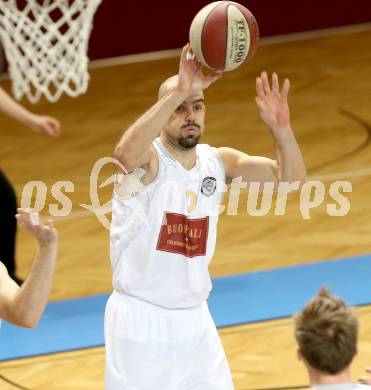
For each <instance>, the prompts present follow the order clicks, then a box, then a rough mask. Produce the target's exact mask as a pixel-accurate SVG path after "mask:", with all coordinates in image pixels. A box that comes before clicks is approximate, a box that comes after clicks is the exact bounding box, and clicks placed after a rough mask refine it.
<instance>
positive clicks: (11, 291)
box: [0, 209, 58, 328]
mask: <svg viewBox="0 0 371 390" xmlns="http://www.w3.org/2000/svg"><path fill="white" fill-rule="evenodd" d="M17 211H18V214H17V215H16V219H17V220H18V223H19V225H20V226H21V227H22V228H23V229H25V230H26V231H27V232H28V233H30V234H31V235H32V236H33V237H35V238H36V240H37V242H38V250H37V253H36V256H35V259H34V261H33V263H32V267H31V270H30V273H29V275H28V277H27V279H26V280H25V282H24V283H23V285H22V287H19V286H18V285H17V284H16V283H15V282H14V281H13V280H12V279H11V278H10V277H9V275H8V272H7V270H6V268H5V266H4V265H3V264H2V263H1V262H0V319H3V320H6V321H9V322H12V323H13V324H15V325H19V326H24V327H28V328H30V327H34V326H36V325H37V323H38V322H39V319H40V317H41V315H42V313H43V311H44V309H45V306H46V304H47V302H48V297H49V293H50V289H51V285H52V280H53V274H54V268H55V263H56V258H57V246H58V237H57V231H56V229H55V228H54V227H53V223H52V221H49V222H48V224H47V225H43V224H42V223H40V222H39V221H38V215H37V214H32V215H31V214H30V213H28V212H27V211H26V210H24V209H18V210H17ZM0 260H1V259H0Z"/></svg>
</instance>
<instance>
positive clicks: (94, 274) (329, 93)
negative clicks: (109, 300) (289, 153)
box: [0, 29, 371, 390]
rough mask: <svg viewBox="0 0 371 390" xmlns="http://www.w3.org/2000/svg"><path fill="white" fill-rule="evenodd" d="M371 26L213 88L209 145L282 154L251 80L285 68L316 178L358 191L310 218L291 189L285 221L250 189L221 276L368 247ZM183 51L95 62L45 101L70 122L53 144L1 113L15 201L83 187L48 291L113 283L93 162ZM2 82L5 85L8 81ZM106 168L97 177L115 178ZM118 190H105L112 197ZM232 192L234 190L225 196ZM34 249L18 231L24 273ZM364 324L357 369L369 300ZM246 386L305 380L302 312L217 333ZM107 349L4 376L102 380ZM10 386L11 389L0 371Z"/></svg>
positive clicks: (216, 266) (279, 57)
mask: <svg viewBox="0 0 371 390" xmlns="http://www.w3.org/2000/svg"><path fill="white" fill-rule="evenodd" d="M370 43H371V29H370V30H365V31H361V32H353V33H350V32H348V33H336V34H333V35H330V36H323V37H317V38H313V39H309V40H305V41H294V42H286V43H285V42H283V43H274V44H265V45H262V46H261V47H260V48H259V50H258V52H257V54H256V56H255V58H254V59H253V60H252V62H251V63H250V64H249V65H246V66H244V67H242V68H241V69H240V70H238V71H235V72H232V73H227V74H225V75H224V76H223V78H222V79H221V80H220V81H218V83H217V84H215V86H212V87H211V88H210V90H208V91H207V92H206V102H207V110H208V113H207V120H206V133H205V137H204V140H203V142H207V143H210V144H212V145H214V146H230V147H235V148H238V149H241V150H243V151H246V152H247V153H249V154H256V155H266V156H273V154H272V153H273V146H272V141H271V139H270V135H269V132H268V130H267V129H266V128H265V126H264V124H263V123H262V122H261V120H260V119H259V116H258V112H257V109H256V107H255V102H254V90H255V77H256V76H257V74H258V73H259V72H260V71H261V70H267V71H269V72H271V71H277V72H278V74H279V75H280V76H281V77H289V78H290V80H291V86H292V89H291V92H290V96H289V99H290V104H291V113H292V123H293V127H294V129H295V133H296V135H297V138H298V141H299V143H300V145H301V148H302V150H303V153H304V157H305V161H306V163H307V167H308V171H309V175H310V177H317V178H322V179H323V180H324V183H325V185H326V190H327V191H328V188H329V186H330V184H331V182H332V181H333V180H348V181H350V182H351V183H352V185H353V192H352V193H351V194H347V197H348V198H349V199H350V202H351V209H350V213H349V214H348V215H347V216H345V217H341V218H340V217H330V216H328V215H327V213H326V204H327V203H333V201H332V200H331V198H330V197H329V196H326V200H325V203H324V204H323V205H322V206H320V207H318V208H316V209H313V210H312V211H311V217H312V218H311V219H307V220H304V219H303V217H302V215H301V212H300V207H299V202H298V194H294V195H291V196H290V197H289V201H288V206H287V213H286V215H285V216H275V215H274V212H273V211H272V212H270V213H269V214H268V215H267V216H264V217H253V216H251V215H249V214H248V213H247V212H246V198H245V197H241V200H240V203H239V212H238V215H237V216H227V215H225V214H222V216H221V219H220V224H219V230H218V238H219V240H218V244H217V250H216V254H215V257H214V259H213V262H212V264H211V268H210V270H211V273H212V275H213V276H220V275H228V274H233V273H239V272H246V271H255V270H264V269H271V268H277V267H283V266H287V265H293V264H303V263H308V262H313V261H316V260H322V259H336V258H341V257H344V256H349V255H357V254H363V253H368V252H370V248H371V245H370V230H371V222H370V216H371V202H370V193H371V181H370V175H371V153H370V150H371V149H370V145H369V144H370V139H371V110H370V103H369V102H370V98H371V96H370V91H371V77H370V63H371V51H370V50H369V47H370ZM177 63H178V60H177V59H166V60H160V61H153V62H149V63H148V62H146V63H137V64H129V65H120V66H112V67H106V68H97V69H93V70H92V71H91V83H90V88H89V92H88V93H87V94H86V95H85V96H82V97H80V98H77V99H70V98H62V99H61V100H60V101H59V102H58V103H57V104H54V105H51V104H48V103H46V102H42V103H40V104H39V105H38V106H37V107H35V108H34V109H35V110H37V111H38V112H40V113H44V114H48V115H55V116H57V117H58V118H60V120H61V122H62V127H63V136H62V137H61V139H60V140H58V141H52V140H49V139H46V138H43V137H41V136H38V135H35V134H31V133H30V132H29V131H28V130H25V129H24V128H22V127H21V126H20V125H17V124H15V123H14V122H12V121H11V120H9V119H7V118H5V117H4V116H1V117H0V128H1V129H2V130H1V135H0V161H1V168H2V169H3V170H4V171H5V172H6V173H7V175H8V176H9V178H10V179H11V181H12V182H13V183H14V184H15V186H16V188H17V191H18V194H19V197H20V195H21V193H22V189H23V186H24V185H25V184H26V183H27V182H28V181H30V180H42V181H44V182H45V183H46V184H47V186H48V196H47V202H46V208H45V210H44V212H43V213H42V214H44V215H47V212H48V208H47V207H48V205H49V204H51V203H57V202H56V201H55V200H54V199H53V198H52V196H51V195H50V190H51V186H52V185H53V183H55V182H56V181H59V180H69V181H72V182H73V183H74V186H75V188H74V192H73V193H71V194H69V196H70V198H71V200H72V202H73V210H72V214H70V215H69V216H68V217H66V218H60V219H56V226H57V228H58V230H59V232H60V254H59V260H58V267H57V272H56V277H55V282H54V287H53V291H52V299H60V298H71V297H78V296H85V295H91V294H98V293H103V292H108V291H110V289H111V280H110V277H111V271H110V265H109V252H108V237H109V233H108V231H107V230H106V229H104V228H103V227H102V225H101V224H100V223H99V221H98V220H97V218H96V217H95V215H94V214H92V213H90V212H88V211H87V210H86V209H84V208H82V207H81V206H80V204H89V203H90V194H89V176H90V172H91V170H92V168H93V166H94V164H95V162H96V161H97V160H98V159H99V158H101V157H104V156H111V155H112V150H113V147H114V145H115V143H116V142H117V140H118V138H119V136H120V133H121V132H122V130H123V129H125V128H126V127H127V126H128V125H130V123H132V122H133V121H134V120H135V119H136V118H137V117H138V116H139V115H140V114H141V113H142V112H143V111H144V110H145V109H146V108H148V107H149V106H150V105H151V104H152V103H153V102H154V100H155V98H156V93H157V87H158V86H159V84H160V83H161V82H162V81H163V80H164V79H165V78H167V77H168V76H170V75H172V74H174V73H176V71H177ZM2 86H3V87H4V88H5V89H8V90H9V83H8V82H3V83H2ZM112 171H113V169H111V168H109V167H106V168H105V169H104V171H103V172H102V174H101V176H100V183H101V182H103V181H104V180H105V179H106V178H107V177H109V176H110V175H111V173H112ZM111 191H112V187H111V186H107V187H105V188H102V189H100V190H99V196H100V199H101V202H102V203H104V202H106V201H108V200H109V199H110V194H111ZM227 200H228V196H226V199H225V201H227ZM34 247H35V244H34V242H33V241H32V240H31V239H30V238H29V237H28V236H26V235H25V234H24V233H23V232H20V234H19V240H18V246H17V250H18V267H19V274H20V275H21V276H25V275H26V274H27V270H28V269H29V266H30V263H31V260H32V256H31V253H32V252H33V250H34ZM360 312H361V314H360V316H361V321H362V329H361V343H360V349H359V354H358V356H357V358H356V361H355V365H354V377H355V378H356V377H357V376H359V375H361V373H362V370H363V367H364V366H366V365H371V339H370V337H369V335H370V331H371V307H364V308H362V309H361V310H360ZM220 333H221V335H222V340H223V343H224V346H225V349H226V352H227V355H228V358H229V361H230V365H231V368H232V372H233V377H234V381H235V385H236V389H237V390H243V389H246V390H247V389H255V388H271V387H280V388H287V387H290V386H301V385H302V386H306V385H307V379H306V375H305V372H304V370H303V368H302V367H301V366H300V364H299V363H298V362H296V357H295V344H294V341H293V337H292V320H290V319H285V320H280V321H274V322H265V323H260V324H253V325H248V326H241V327H235V328H228V329H224V330H221V332H220ZM103 370H104V351H103V349H102V348H99V349H89V350H83V351H78V352H71V353H64V354H57V355H53V356H45V357H39V358H34V359H24V360H18V361H15V362H6V363H2V364H0V375H3V376H5V377H6V378H8V379H10V380H12V381H14V382H16V383H18V384H20V385H22V386H24V387H26V388H29V389H40V390H44V389H48V390H57V389H60V390H62V389H63V390H75V389H89V390H94V389H102V387H103ZM0 388H1V389H8V388H9V389H14V387H13V386H11V385H9V386H8V385H7V384H6V383H5V382H2V381H1V380H0Z"/></svg>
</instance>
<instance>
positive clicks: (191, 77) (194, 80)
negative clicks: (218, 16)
mask: <svg viewBox="0 0 371 390" xmlns="http://www.w3.org/2000/svg"><path fill="white" fill-rule="evenodd" d="M222 74H223V72H219V71H214V72H212V73H210V74H209V75H208V76H205V75H204V74H203V73H202V64H201V63H200V62H199V61H198V60H197V59H196V58H195V57H194V55H193V53H192V50H191V48H190V45H189V43H188V44H187V45H185V46H184V47H183V50H182V54H181V56H180V65H179V77H178V85H177V89H178V91H179V92H182V93H188V94H189V95H193V94H195V93H198V92H200V91H202V90H204V89H206V88H208V87H209V86H210V85H211V84H212V83H214V82H215V81H216V80H218V79H219V78H220V77H221V75H222Z"/></svg>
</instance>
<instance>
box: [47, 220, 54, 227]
mask: <svg viewBox="0 0 371 390" xmlns="http://www.w3.org/2000/svg"><path fill="white" fill-rule="evenodd" d="M47 225H48V227H50V229H52V230H53V229H54V222H53V220H52V219H48V222H47Z"/></svg>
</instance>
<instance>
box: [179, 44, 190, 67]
mask: <svg viewBox="0 0 371 390" xmlns="http://www.w3.org/2000/svg"><path fill="white" fill-rule="evenodd" d="M187 50H188V44H187V45H185V46H183V49H182V53H181V54H180V62H181V63H184V62H185V61H186V60H187Z"/></svg>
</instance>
